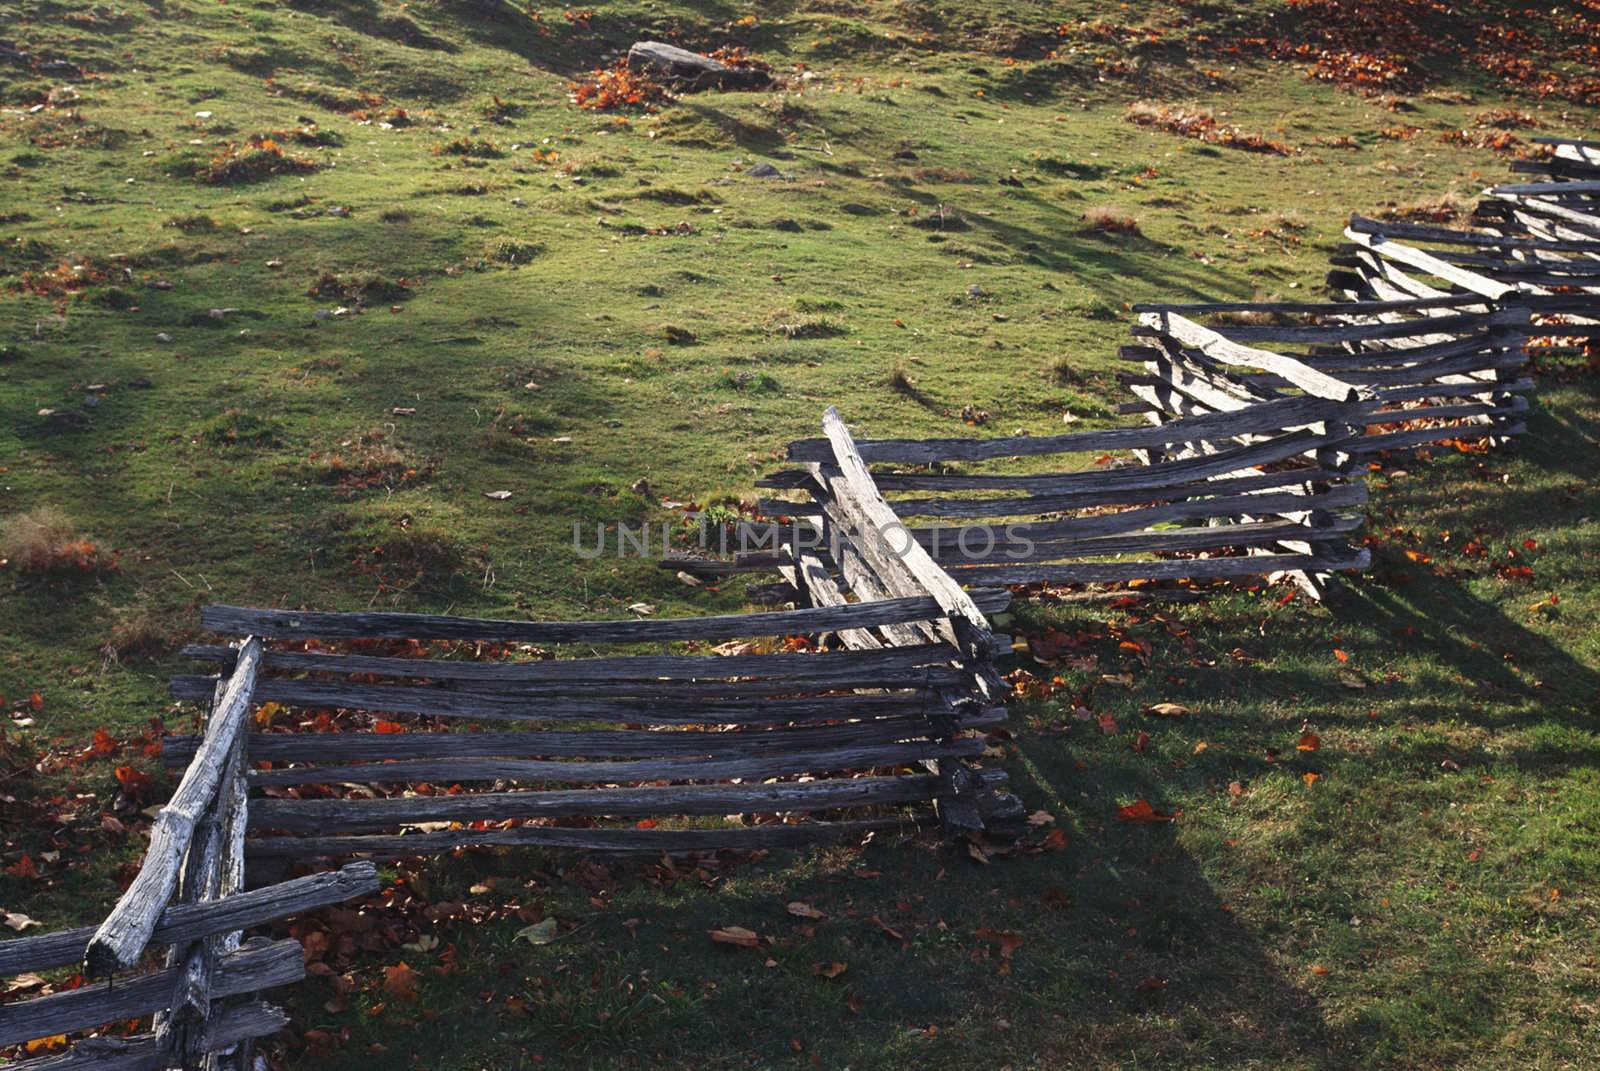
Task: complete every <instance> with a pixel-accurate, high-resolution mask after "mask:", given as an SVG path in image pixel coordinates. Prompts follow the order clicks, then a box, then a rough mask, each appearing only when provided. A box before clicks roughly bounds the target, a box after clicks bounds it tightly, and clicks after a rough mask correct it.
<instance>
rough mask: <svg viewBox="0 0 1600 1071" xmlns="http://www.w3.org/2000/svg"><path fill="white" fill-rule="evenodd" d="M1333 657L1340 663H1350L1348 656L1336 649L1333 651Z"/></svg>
mask: <svg viewBox="0 0 1600 1071" xmlns="http://www.w3.org/2000/svg"><path fill="white" fill-rule="evenodd" d="M1333 657H1335V658H1337V659H1338V660H1339V661H1341V662H1348V661H1350V656H1349V655H1347V654H1345V653H1344V652H1343V651H1341V650H1339V648H1337V647H1335V648H1334V649H1333Z"/></svg>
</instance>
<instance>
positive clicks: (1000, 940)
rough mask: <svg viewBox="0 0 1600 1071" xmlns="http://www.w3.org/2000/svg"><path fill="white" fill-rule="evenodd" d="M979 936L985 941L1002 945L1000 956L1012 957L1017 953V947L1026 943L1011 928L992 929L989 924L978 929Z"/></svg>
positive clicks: (1004, 957) (1003, 957) (1002, 957)
mask: <svg viewBox="0 0 1600 1071" xmlns="http://www.w3.org/2000/svg"><path fill="white" fill-rule="evenodd" d="M978 937H979V938H981V939H982V940H985V941H993V942H994V943H995V944H997V945H999V946H1000V958H1001V959H1010V958H1011V957H1012V956H1014V955H1016V952H1017V949H1019V948H1021V947H1022V946H1023V944H1024V943H1025V942H1024V941H1023V940H1022V938H1021V937H1019V936H1018V935H1017V934H1015V933H1012V932H1011V931H1010V930H991V929H989V928H988V927H987V926H985V927H984V928H983V929H980V930H979V931H978Z"/></svg>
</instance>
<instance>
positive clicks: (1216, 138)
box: [1124, 100, 1299, 156]
mask: <svg viewBox="0 0 1600 1071" xmlns="http://www.w3.org/2000/svg"><path fill="white" fill-rule="evenodd" d="M1124 118H1126V119H1127V120H1128V122H1130V123H1133V124H1134V125H1135V126H1148V127H1153V128H1155V129H1157V130H1165V131H1166V132H1167V133H1169V134H1176V135H1178V136H1179V137H1180V138H1193V139H1195V140H1196V141H1203V142H1205V143H1206V144H1208V145H1222V146H1225V147H1227V148H1230V149H1242V150H1244V151H1245V152H1260V153H1269V154H1271V155H1273V156H1294V155H1295V154H1296V153H1298V152H1299V150H1298V149H1295V148H1293V147H1291V146H1289V145H1286V144H1284V143H1283V142H1281V141H1272V140H1270V139H1269V138H1264V137H1262V136H1261V135H1260V134H1247V133H1245V132H1244V131H1243V130H1240V129H1239V128H1238V127H1236V126H1234V125H1232V124H1231V123H1223V122H1219V121H1218V120H1217V117H1216V115H1215V113H1213V112H1212V111H1211V109H1210V108H1174V107H1172V106H1171V105H1168V104H1156V103H1153V102H1151V101H1148V100H1136V101H1134V102H1133V103H1132V104H1130V105H1128V110H1127V112H1126V113H1125V115H1124Z"/></svg>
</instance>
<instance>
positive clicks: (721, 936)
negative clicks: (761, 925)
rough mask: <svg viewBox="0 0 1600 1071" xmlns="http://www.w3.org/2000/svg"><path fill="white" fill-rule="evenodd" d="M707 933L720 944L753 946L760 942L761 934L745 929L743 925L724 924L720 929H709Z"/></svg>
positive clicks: (742, 946)
mask: <svg viewBox="0 0 1600 1071" xmlns="http://www.w3.org/2000/svg"><path fill="white" fill-rule="evenodd" d="M709 933H710V935H711V939H712V940H713V941H715V942H717V943H718V944H721V945H738V946H739V947H740V948H755V947H757V946H758V945H760V944H761V935H760V934H758V933H756V932H755V931H754V930H747V929H745V928H744V927H743V926H724V927H723V928H722V929H720V930H711V931H709Z"/></svg>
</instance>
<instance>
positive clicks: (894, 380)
mask: <svg viewBox="0 0 1600 1071" xmlns="http://www.w3.org/2000/svg"><path fill="white" fill-rule="evenodd" d="M889 389H890V390H892V391H894V392H895V393H896V394H915V393H917V381H916V380H914V379H912V378H911V370H910V369H908V368H907V367H906V366H905V364H904V363H901V362H896V364H895V366H894V367H893V368H891V369H889Z"/></svg>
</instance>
